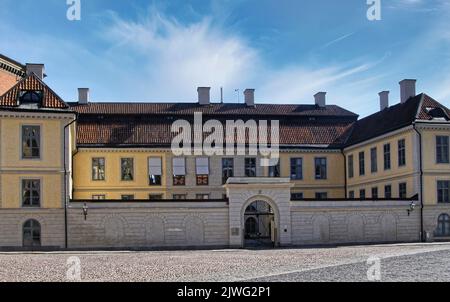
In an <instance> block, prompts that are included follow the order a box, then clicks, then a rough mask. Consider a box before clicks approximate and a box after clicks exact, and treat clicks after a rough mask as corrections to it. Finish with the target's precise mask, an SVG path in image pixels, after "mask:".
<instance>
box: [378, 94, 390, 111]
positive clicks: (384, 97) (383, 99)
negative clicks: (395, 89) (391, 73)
mask: <svg viewBox="0 0 450 302" xmlns="http://www.w3.org/2000/svg"><path fill="white" fill-rule="evenodd" d="M378 95H379V96H380V111H383V110H384V109H386V108H388V107H389V91H382V92H380V93H379V94H378Z"/></svg>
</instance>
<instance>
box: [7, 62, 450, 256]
mask: <svg viewBox="0 0 450 302" xmlns="http://www.w3.org/2000/svg"><path fill="white" fill-rule="evenodd" d="M19 67H20V66H19ZM25 70H26V72H25V73H24V75H23V76H21V79H20V80H19V81H18V82H17V83H14V82H10V84H9V86H10V87H9V88H8V89H7V90H5V93H3V95H1V96H0V117H1V119H0V142H1V145H0V216H1V219H0V230H1V231H2V232H1V234H0V247H17V246H23V247H26V248H30V247H31V248H34V247H36V246H45V247H59V248H64V247H68V248H70V247H77V248H81V247H82V248H85V247H90V248H93V247H136V246H139V247H149V246H197V245H208V246H237V247H240V246H245V245H246V243H245V242H248V241H249V240H255V238H256V239H261V240H263V241H264V240H265V241H264V242H266V241H267V240H269V241H272V242H273V244H274V245H303V244H317V243H359V242H393V241H419V240H445V239H449V238H450V196H449V189H450V162H449V157H450V151H449V139H450V111H449V109H448V108H446V107H445V106H443V105H442V104H440V103H438V102H437V101H435V100H433V99H432V98H431V97H429V96H428V95H426V94H419V95H416V92H415V81H414V80H404V81H402V82H400V87H401V102H400V103H398V104H395V105H393V106H389V103H388V93H387V92H382V93H380V111H379V112H377V113H374V114H372V115H370V116H368V117H366V118H363V119H359V120H358V116H357V115H356V114H355V113H352V112H350V111H348V110H345V109H343V108H341V107H339V106H336V105H328V104H326V99H325V93H324V92H321V93H318V94H316V95H315V103H314V104H310V105H294V104H292V105H289V104H285V105H279V104H277V105H275V104H255V100H254V90H253V89H248V90H246V91H245V103H244V104H233V103H214V102H211V100H210V97H209V88H205V87H202V88H199V89H198V92H199V101H198V102H196V103H98V102H91V101H90V100H89V90H88V89H87V88H80V89H79V99H78V101H77V102H69V103H66V102H64V101H63V100H62V99H61V98H60V97H58V96H57V95H56V94H55V93H54V92H53V90H51V89H50V88H49V87H48V86H47V85H46V84H45V83H44V68H43V65H40V64H28V65H27V66H26V67H25ZM9 80H10V79H9ZM9 80H8V81H9ZM3 83H6V82H3ZM5 85H7V84H5ZM198 113H201V114H202V118H203V121H202V123H201V126H202V128H201V129H198V128H196V126H195V125H194V121H195V116H196V114H198ZM230 120H231V121H236V120H243V123H244V122H251V121H256V123H257V124H260V123H261V122H264V121H267V122H269V123H270V124H271V125H272V123H275V122H278V124H279V161H278V164H277V165H275V166H271V167H266V166H264V165H263V164H262V163H263V161H264V160H265V159H266V155H262V154H261V153H258V152H257V153H255V154H245V155H242V154H235V153H232V154H226V153H225V154H216V155H206V154H203V153H202V152H201V153H200V154H185V155H176V154H175V153H174V150H173V149H172V143H173V141H174V138H175V137H176V135H177V133H175V131H173V126H174V123H175V122H176V121H185V122H186V123H185V124H187V125H189V126H190V128H189V135H188V136H189V137H191V138H195V137H196V136H200V137H201V136H202V135H203V136H206V135H207V134H210V133H208V131H205V128H204V127H203V126H204V125H205V124H206V123H207V122H211V121H217V122H218V123H219V124H220V125H221V127H222V126H223V127H222V128H224V129H227V127H225V125H227V123H228V122H229V121H230ZM191 126H192V127H191ZM248 131H249V132H248V135H247V134H246V132H244V133H243V134H239V133H238V134H237V135H236V136H237V137H238V140H239V139H242V137H243V138H244V141H245V142H247V141H246V140H250V138H251V137H252V135H251V132H250V130H248ZM210 132H211V131H210ZM199 134H200V135H199ZM226 134H227V135H228V133H226ZM222 135H223V134H221V136H222ZM258 135H259V137H260V135H261V134H260V133H259V134H258ZM233 137H234V133H233ZM194 141H195V139H194ZM259 142H260V141H258V143H259ZM233 146H234V145H233ZM191 147H193V145H190V146H189V148H188V150H190V151H191V150H192V148H191ZM247 147H250V145H249V146H247ZM232 150H233V151H235V148H234V147H233V148H232ZM69 201H70V202H69ZM260 211H263V212H264V213H259V212H260ZM259 215H262V216H264V217H265V218H264V219H263V220H261V221H258V219H256V218H255V217H259ZM263 229H264V230H263ZM262 234H264V236H265V237H264V238H262V237H263V235H262ZM259 237H261V238H259ZM266 237H267V238H266Z"/></svg>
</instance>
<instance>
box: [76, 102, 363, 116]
mask: <svg viewBox="0 0 450 302" xmlns="http://www.w3.org/2000/svg"><path fill="white" fill-rule="evenodd" d="M70 105H71V107H72V108H73V109H74V110H75V111H77V112H79V113H80V114H115V115H132V114H138V115H141V114H152V115H192V114H194V112H202V113H203V114H205V115H215V116H226V115H232V116H236V115H241V116H243V115H245V116H255V115H257V116H310V117H313V116H316V117H318V116H330V117H349V118H354V119H356V118H357V117H358V116H357V115H356V114H355V113H353V112H350V111H348V110H345V109H343V108H341V107H339V106H336V105H327V106H326V107H325V108H320V107H318V106H316V105H277V104H256V105H255V106H247V105H245V104H231V103H223V104H219V103H212V104H210V105H199V104H198V103H89V104H85V105H82V104H81V105H80V104H78V103H70Z"/></svg>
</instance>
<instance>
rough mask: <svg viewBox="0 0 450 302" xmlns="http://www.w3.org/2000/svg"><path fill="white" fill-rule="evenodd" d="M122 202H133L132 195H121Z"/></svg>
mask: <svg viewBox="0 0 450 302" xmlns="http://www.w3.org/2000/svg"><path fill="white" fill-rule="evenodd" d="M122 200H134V195H122Z"/></svg>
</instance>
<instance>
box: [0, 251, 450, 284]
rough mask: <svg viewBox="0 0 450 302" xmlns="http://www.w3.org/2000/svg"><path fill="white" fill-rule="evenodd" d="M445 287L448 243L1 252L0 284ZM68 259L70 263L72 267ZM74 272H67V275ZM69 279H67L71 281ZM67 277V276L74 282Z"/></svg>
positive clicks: (449, 265)
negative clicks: (374, 276) (373, 280)
mask: <svg viewBox="0 0 450 302" xmlns="http://www.w3.org/2000/svg"><path fill="white" fill-rule="evenodd" d="M73 256H75V257H78V258H79V260H80V271H81V280H82V281H367V270H368V268H369V267H370V266H371V265H368V264H367V260H368V259H369V258H371V257H378V258H380V259H381V260H380V267H381V280H382V281H450V261H449V260H450V243H445V244H399V245H377V246H354V247H337V248H305V249H274V250H214V251H152V252H127V251H124V252H55V253H0V281H71V280H69V279H68V278H67V271H68V270H69V269H70V268H71V267H72V268H73V264H74V262H70V261H69V263H68V259H69V258H70V257H73ZM72 260H73V258H72V259H71V261H72ZM69 272H73V270H69ZM69 275H70V274H69ZM72 276H73V275H72Z"/></svg>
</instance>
